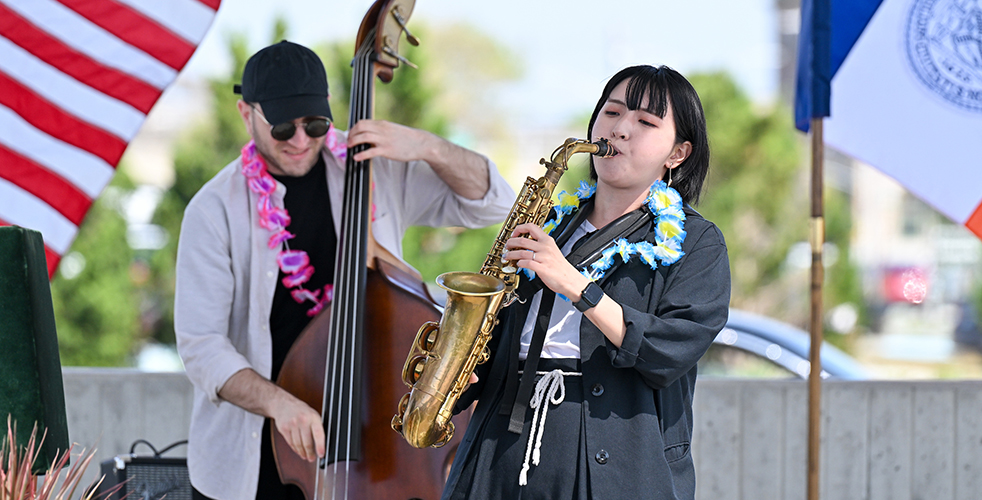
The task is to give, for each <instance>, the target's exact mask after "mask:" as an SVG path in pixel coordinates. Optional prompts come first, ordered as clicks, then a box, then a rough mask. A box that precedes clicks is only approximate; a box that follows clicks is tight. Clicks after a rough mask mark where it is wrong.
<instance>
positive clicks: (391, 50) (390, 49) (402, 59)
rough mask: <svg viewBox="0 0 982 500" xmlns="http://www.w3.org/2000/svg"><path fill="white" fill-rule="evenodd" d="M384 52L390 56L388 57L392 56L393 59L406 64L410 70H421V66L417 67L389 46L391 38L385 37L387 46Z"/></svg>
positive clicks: (384, 47)
mask: <svg viewBox="0 0 982 500" xmlns="http://www.w3.org/2000/svg"><path fill="white" fill-rule="evenodd" d="M382 51H383V52H385V53H386V54H388V55H390V56H392V57H394V58H396V59H398V60H400V61H402V63H403V64H405V65H406V66H409V67H410V68H413V69H419V66H416V65H415V64H413V62H412V61H410V60H409V59H406V57H405V56H403V55H402V54H400V53H398V52H396V51H395V49H393V48H392V47H391V46H390V45H389V37H385V45H383V46H382Z"/></svg>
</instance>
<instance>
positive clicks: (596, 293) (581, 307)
mask: <svg viewBox="0 0 982 500" xmlns="http://www.w3.org/2000/svg"><path fill="white" fill-rule="evenodd" d="M602 298H604V290H603V288H600V285H598V284H596V283H595V282H593V281H591V282H590V284H589V285H587V286H586V288H584V289H583V291H582V292H580V300H579V302H573V307H575V308H576V310H577V311H580V312H582V313H585V312H587V311H588V310H589V309H590V308H591V307H596V305H597V304H599V303H600V299H602Z"/></svg>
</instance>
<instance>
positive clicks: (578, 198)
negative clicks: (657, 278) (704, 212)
mask: <svg viewBox="0 0 982 500" xmlns="http://www.w3.org/2000/svg"><path fill="white" fill-rule="evenodd" d="M596 192H597V187H596V185H594V184H590V183H588V182H586V181H580V187H579V189H577V190H576V193H575V194H569V193H567V192H566V191H563V192H561V193H559V204H558V205H557V206H556V216H555V218H552V219H549V220H548V221H546V223H545V224H544V225H543V226H542V229H543V230H544V231H545V232H546V233H547V234H549V235H552V232H553V231H555V229H556V227H557V226H559V224H560V223H561V222H562V220H563V218H564V217H565V216H567V215H569V214H571V213H573V211H574V210H576V209H578V208H579V207H580V203H581V202H583V201H584V200H586V199H588V198H590V197H591V196H593V195H594V193H596ZM644 203H645V205H647V206H648V209H649V210H651V213H652V214H654V216H655V220H654V226H655V242H657V243H658V244H657V245H652V244H651V243H649V242H647V241H639V242H637V243H628V241H627V239H625V238H618V239H616V240H614V241H613V242H612V244H611V245H610V246H609V247H607V249H605V250H604V251H603V252H602V253H601V256H600V258H599V259H597V260H596V261H595V262H593V263H592V264H590V265H589V266H588V267H587V268H586V269H584V270H582V271H580V272H581V274H583V275H584V276H586V277H587V278H589V279H590V280H591V281H597V280H599V279H602V278H603V277H604V276H606V275H607V271H608V270H609V269H610V268H611V267H612V266H613V265H614V257H615V256H619V257H620V258H621V260H622V261H624V262H625V263H627V262H628V261H629V260H631V257H632V256H633V255H638V256H639V257H640V258H641V260H642V261H643V262H644V263H645V264H647V265H648V266H649V267H651V269H652V270H654V269H657V268H658V264H659V263H661V265H663V266H670V265H672V264H674V263H675V262H677V261H678V260H679V259H680V258H682V256H683V255H685V252H683V251H682V242H683V241H685V213H684V212H683V211H682V196H681V195H679V192H678V191H676V190H674V189H672V188H670V187H668V185H667V184H665V182H664V181H661V180H657V181H655V183H654V184H652V185H651V189H650V190H649V192H648V198H647V199H645V201H644ZM525 274H526V275H527V276H528V277H529V278H535V273H533V272H532V271H529V270H528V269H525Z"/></svg>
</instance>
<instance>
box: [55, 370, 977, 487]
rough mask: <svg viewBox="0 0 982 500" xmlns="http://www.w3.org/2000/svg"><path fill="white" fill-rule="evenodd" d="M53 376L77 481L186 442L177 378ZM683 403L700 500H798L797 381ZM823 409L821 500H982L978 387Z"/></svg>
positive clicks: (829, 393) (835, 386) (724, 387)
mask: <svg viewBox="0 0 982 500" xmlns="http://www.w3.org/2000/svg"><path fill="white" fill-rule="evenodd" d="M63 375H64V380H65V401H66V405H67V409H68V431H69V437H70V439H71V440H72V441H73V442H76V443H79V445H81V446H84V447H86V448H92V447H94V446H97V447H98V451H97V452H96V458H95V462H96V463H93V464H92V465H91V466H90V467H89V470H88V471H87V473H86V476H85V478H86V479H85V483H87V482H88V481H89V480H90V479H92V478H95V476H96V475H97V473H98V470H99V466H98V462H101V461H103V460H106V459H109V458H111V457H114V456H116V455H120V454H125V453H129V451H130V447H131V445H132V443H133V442H134V441H136V440H138V439H144V440H147V441H149V442H150V443H152V444H153V445H154V446H155V447H156V448H157V449H162V448H163V447H165V446H168V445H169V444H171V443H174V442H176V441H180V440H183V439H187V432H188V431H187V430H188V425H189V420H190V414H191V397H192V392H193V390H192V387H191V384H190V382H189V381H188V379H187V378H186V377H185V375H184V374H183V373H143V372H140V371H137V370H127V369H101V368H65V369H64V370H63ZM693 404H694V410H693V411H694V419H695V433H694V436H693V443H692V453H693V455H694V460H695V463H696V478H697V488H696V497H697V498H698V499H699V500H762V499H767V500H770V499H775V500H804V499H805V497H806V493H807V492H806V473H807V470H806V464H807V428H808V427H807V426H808V421H807V414H808V413H807V412H808V386H807V384H806V383H805V382H804V381H799V380H734V379H713V378H702V379H700V380H699V382H698V384H697V385H696V397H695V401H694V403H693ZM822 405H823V411H822V464H821V474H822V480H821V486H820V491H821V497H822V498H827V499H834V500H850V499H857V500H858V499H863V500H915V499H923V498H930V499H931V500H949V499H950V500H978V498H982V496H980V495H982V493H980V492H982V381H958V382H938V381H924V382H921V381H917V382H911V381H863V382H844V381H830V382H825V383H824V384H823V387H822ZM136 451H137V452H138V453H150V449H149V448H147V447H146V446H142V445H140V446H138V447H137V449H136ZM185 454H186V450H185V449H184V448H183V447H179V448H175V449H174V450H173V452H169V453H167V454H166V455H165V456H172V457H181V456H185Z"/></svg>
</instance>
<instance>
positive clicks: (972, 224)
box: [965, 203, 982, 238]
mask: <svg viewBox="0 0 982 500" xmlns="http://www.w3.org/2000/svg"><path fill="white" fill-rule="evenodd" d="M965 227H967V228H968V229H969V230H970V231H972V232H973V233H975V236H978V237H979V238H982V203H979V206H977V207H975V212H974V213H973V214H972V216H971V217H969V218H968V220H967V221H965Z"/></svg>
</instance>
